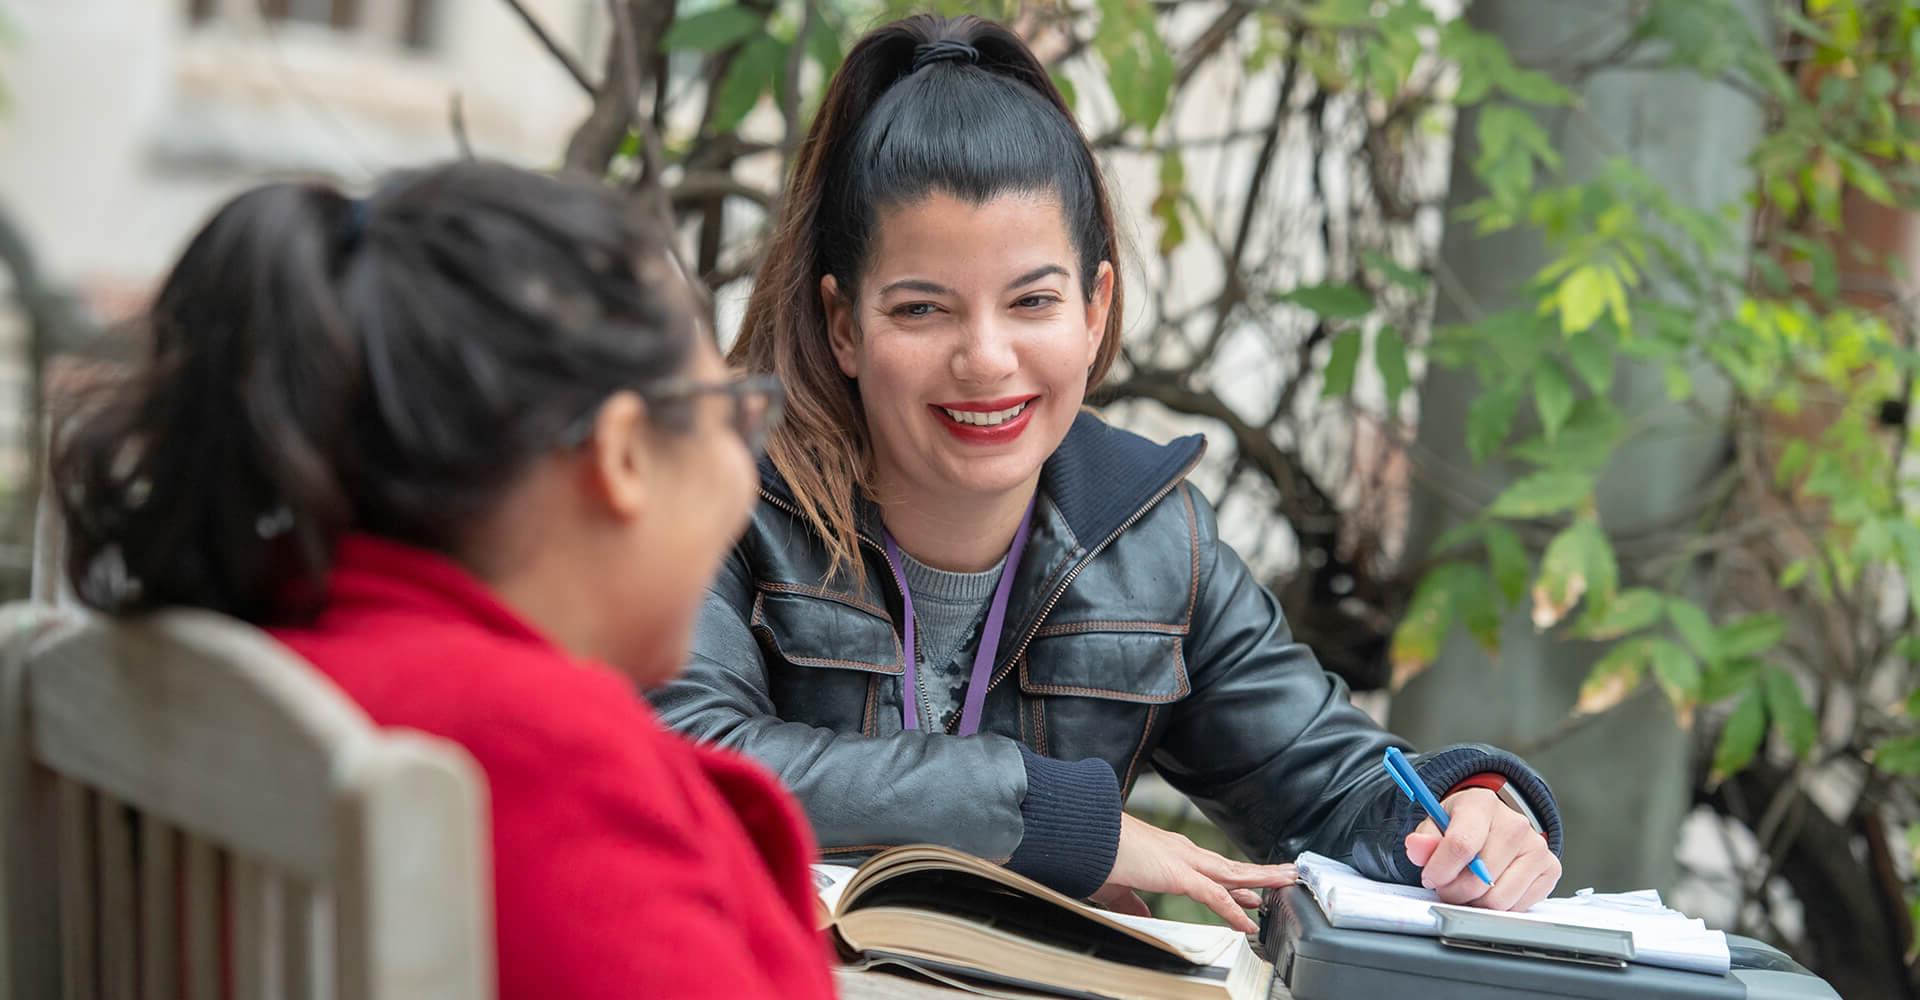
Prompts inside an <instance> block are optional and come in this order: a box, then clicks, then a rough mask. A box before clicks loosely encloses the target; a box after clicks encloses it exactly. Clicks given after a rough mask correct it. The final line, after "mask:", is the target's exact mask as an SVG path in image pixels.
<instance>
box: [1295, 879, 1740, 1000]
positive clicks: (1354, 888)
mask: <svg viewBox="0 0 1920 1000" xmlns="http://www.w3.org/2000/svg"><path fill="white" fill-rule="evenodd" d="M1296 864H1297V865H1298V866H1299V868H1300V877H1301V879H1302V881H1304V882H1306V884H1307V887H1308V888H1309V889H1311V890H1313V894H1314V897H1315V898H1316V899H1318V900H1319V901H1320V908H1321V909H1322V910H1324V911H1326V914H1327V922H1328V923H1331V924H1332V925H1333V926H1335V927H1347V928H1353V929H1356V930H1376V931H1394V932H1397V933H1402V934H1419V935H1423V936H1426V937H1438V936H1439V935H1440V918H1439V917H1438V916H1437V915H1436V914H1435V913H1434V910H1435V909H1436V908H1445V907H1447V904H1445V903H1442V902H1440V897H1439V896H1438V895H1437V894H1436V893H1434V892H1433V891H1431V890H1428V889H1422V888H1420V887H1418V886H1406V885H1395V884H1391V883H1385V882H1375V881H1373V880H1372V879H1370V878H1367V877H1366V876H1364V875H1362V874H1360V873H1359V872H1357V871H1354V870H1353V868H1352V867H1351V866H1348V865H1345V864H1342V863H1340V862H1338V861H1335V860H1333V859H1332V858H1327V857H1322V856H1321V855H1318V854H1313V853H1311V852H1309V853H1306V854H1302V855H1300V857H1299V858H1298V859H1297V860H1296ZM1476 912H1479V913H1482V914H1490V913H1492V911H1488V910H1480V911H1476ZM1498 916H1502V917H1507V918H1510V919H1513V920H1529V921H1537V922H1542V923H1554V924H1566V925H1569V926H1574V927H1597V928H1605V929H1609V930H1623V931H1628V932H1630V933H1631V934H1632V935H1633V952H1634V957H1633V960H1634V961H1635V962H1638V963H1640V964H1643V965H1661V966H1666V967H1668V968H1674V969H1688V970H1691V971H1694V972H1706V973H1711V974H1714V975H1724V974H1725V973H1726V971H1727V969H1728V968H1729V966H1730V964H1731V956H1730V955H1729V954H1728V953H1727V936H1726V935H1725V934H1722V933H1721V932H1719V931H1716V930H1712V929H1710V928H1708V927H1707V925H1706V923H1705V921H1701V920H1697V919H1694V918H1692V917H1689V916H1687V915H1686V914H1684V913H1681V912H1680V911H1678V910H1674V909H1669V908H1668V907H1667V905H1666V904H1665V903H1663V902H1661V900H1660V894H1659V893H1658V892H1655V891H1653V890H1652V889H1641V890H1638V891H1635V892H1623V893H1595V892H1592V891H1589V890H1583V891H1582V892H1580V893H1578V894H1576V895H1573V896H1563V897H1559V898H1556V899H1547V900H1542V901H1541V902H1540V903H1539V904H1538V905H1536V906H1534V908H1533V909H1531V910H1529V911H1527V912H1525V913H1501V914H1498Z"/></svg>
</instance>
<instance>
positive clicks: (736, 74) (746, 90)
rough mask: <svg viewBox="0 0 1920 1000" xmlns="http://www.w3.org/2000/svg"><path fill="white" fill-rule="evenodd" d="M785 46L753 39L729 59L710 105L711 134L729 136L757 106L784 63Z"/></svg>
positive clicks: (771, 39) (760, 37)
mask: <svg viewBox="0 0 1920 1000" xmlns="http://www.w3.org/2000/svg"><path fill="white" fill-rule="evenodd" d="M786 53H787V46H786V44H785V43H783V42H781V41H780V40H779V39H777V38H774V37H773V36H772V35H764V34H763V35H755V36H754V37H753V38H752V39H751V40H749V41H748V42H747V43H746V44H745V45H743V46H741V47H740V51H739V52H738V53H736V54H735V55H734V57H733V65H731V66H729V67H728V68H727V76H726V79H724V80H722V81H720V90H719V93H718V94H717V95H716V96H715V97H714V103H713V125H712V128H713V131H715V132H731V131H733V130H734V129H736V128H739V127H740V121H741V119H744V118H745V117H747V112H749V111H752V110H753V106H754V105H755V104H758V103H760V97H761V95H763V94H765V93H766V92H767V90H768V88H770V87H772V86H773V81H774V79H775V78H776V77H778V76H779V75H780V71H781V69H782V68H783V67H784V64H785V62H786Z"/></svg>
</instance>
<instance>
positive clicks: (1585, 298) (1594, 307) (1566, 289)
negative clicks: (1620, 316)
mask: <svg viewBox="0 0 1920 1000" xmlns="http://www.w3.org/2000/svg"><path fill="white" fill-rule="evenodd" d="M1611 278H1612V272H1611V271H1610V270H1606V269H1602V268H1600V267H1596V266H1594V265H1592V264H1587V265H1584V266H1582V267H1577V268H1574V270H1573V273H1572V274H1569V275H1567V277H1566V279H1565V280H1563V281H1561V282H1560V287H1559V288H1558V289H1556V290H1555V291H1554V297H1553V301H1554V302H1555V303H1557V304H1558V307H1559V310H1560V331H1561V332H1562V333H1570V334H1571V333H1582V332H1585V331H1586V330H1587V329H1589V328H1590V327H1592V326H1593V324H1594V323H1596V322H1598V321H1599V319H1600V314H1601V313H1603V312H1605V311H1606V308H1607V297H1608V294H1609V293H1608V286H1609V281H1610V279H1611Z"/></svg>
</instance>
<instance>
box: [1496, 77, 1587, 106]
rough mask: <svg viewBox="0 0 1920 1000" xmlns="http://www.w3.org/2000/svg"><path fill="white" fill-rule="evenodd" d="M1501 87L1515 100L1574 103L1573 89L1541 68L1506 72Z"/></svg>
mask: <svg viewBox="0 0 1920 1000" xmlns="http://www.w3.org/2000/svg"><path fill="white" fill-rule="evenodd" d="M1500 89H1502V90H1505V91H1506V92H1507V93H1508V94H1511V95H1512V96H1513V97H1514V99H1515V100H1521V101H1526V102H1527V103H1529V104H1572V103H1573V91H1571V90H1568V89H1567V88H1565V87H1563V86H1561V85H1560V83H1559V81H1557V80H1555V79H1554V78H1553V77H1550V76H1548V75H1547V74H1545V73H1542V72H1540V71H1539V70H1531V69H1516V70H1512V71H1510V72H1508V73H1507V74H1506V79H1504V80H1502V81H1501V84H1500Z"/></svg>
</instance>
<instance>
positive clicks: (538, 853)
mask: <svg viewBox="0 0 1920 1000" xmlns="http://www.w3.org/2000/svg"><path fill="white" fill-rule="evenodd" d="M275 635H276V637H277V638H279V640H280V641H281V642H283V643H285V644H286V645H287V646H289V647H291V648H292V649H293V650H294V651H295V652H296V653H298V654H300V655H301V656H303V657H305V658H306V659H307V660H308V661H309V662H311V663H313V664H314V665H315V666H316V667H318V668H319V669H320V671H321V672H322V673H324V674H326V675H327V676H328V677H329V678H331V679H332V680H333V681H334V683H336V684H338V685H339V686H340V688H341V689H342V690H344V691H345V692H346V693H347V694H348V696H350V697H352V698H353V700H354V701H356V702H358V703H359V704H360V706H361V707H362V708H363V709H365V710H366V712H367V714H368V715H370V716H372V718H373V721H374V722H375V723H377V724H379V725H381V726H396V727H406V728H409V729H416V730H420V731H423V732H427V733H431V734H433V735H436V736H440V737H443V738H445V739H448V740H451V741H453V742H455V743H458V744H460V745H461V746H463V747H465V748H466V749H467V751H468V752H469V753H471V754H472V755H473V757H474V758H475V759H476V760H478V761H479V763H480V767H481V769H482V770H483V771H485V772H486V776H487V793H488V797H489V801H490V804H491V810H492V825H493V826H492V832H493V858H494V862H493V877H494V912H495V923H496V934H497V938H498V955H499V963H500V980H499V982H500V997H501V1000H532V998H536V997H537V998H548V997H552V998H564V1000H572V998H609V1000H610V998H615V997H636V998H637V997H649V998H651V997H712V998H715V1000H721V998H725V1000H739V998H752V997H782V998H788V997H797V998H809V997H818V998H830V997H832V996H833V983H832V976H831V973H830V972H829V970H828V949H827V945H826V943H825V941H824V940H823V938H822V937H821V936H820V935H819V934H818V933H817V932H816V931H815V930H814V928H813V913H814V892H813V888H812V883H811V878H810V875H809V872H808V869H807V865H808V863H809V861H811V859H812V858H813V842H812V837H811V835H810V834H809V832H808V830H807V827H806V824H805V821H804V820H803V819H802V818H801V815H800V812H799V810H798V808H797V807H796V806H795V805H794V803H793V801H792V799H791V798H789V797H788V795H787V794H786V793H785V792H784V791H783V790H782V789H781V788H780V787H779V786H778V785H777V784H776V783H775V781H774V779H773V778H772V777H771V776H770V775H768V774H767V773H765V772H764V771H762V770H761V769H760V768H758V767H756V766H754V765H753V764H750V763H748V762H747V761H746V760H745V759H743V758H741V757H738V756H735V755H733V754H729V753H721V752H716V751H713V750H708V749H704V748H700V747H696V746H693V745H692V744H690V743H687V742H685V741H683V740H681V739H679V738H678V737H675V736H673V735H671V734H669V733H668V732H667V731H666V730H665V729H664V728H663V727H662V726H661V725H660V724H659V722H658V721H657V720H656V719H655V718H654V715H653V713H652V711H651V710H650V709H649V708H648V707H647V705H646V703H645V702H644V701H643V700H642V699H641V698H640V697H639V696H638V695H637V694H636V693H635V691H634V690H633V688H632V685H631V683H630V682H629V681H628V680H627V679H625V678H624V677H622V676H621V675H619V674H617V673H615V672H614V671H613V670H612V669H610V668H608V667H606V666H604V665H602V664H599V663H593V662H587V661H582V660H578V659H575V658H573V657H571V656H569V655H568V654H567V653H565V652H563V651H562V650H560V649H559V648H558V647H556V646H554V645H553V644H551V643H549V642H548V641H546V640H545V639H543V638H542V637H541V636H540V635H538V634H537V633H535V632H534V631H533V629H532V628H531V627H530V626H528V625H527V624H526V623H525V622H523V621H522V620H520V619H519V618H518V617H517V616H516V615H515V614H514V613H513V612H512V611H510V610H508V609H507V608H506V607H505V606H504V605H503V604H501V602H500V601H499V600H498V599H497V598H495V597H494V596H493V595H492V593H491V592H489V591H488V590H487V588H486V587H485V586H484V585H482V584H481V583H480V582H479V581H477V580H475V579H474V578H473V577H471V576H469V575H468V574H467V573H466V572H465V571H464V570H462V569H461V568H460V567H459V566H457V565H456V564H454V563H452V562H451V561H448V560H446V559H443V558H441V557H439V556H435V555H433V554H430V553H426V552H422V551H420V550H416V549H411V548H408V547H405V546H401V545H396V544H393V543H389V542H384V541H379V540H376V539H370V538H350V539H347V540H346V541H345V542H344V544H342V546H341V548H340V552H339V562H338V565H337V567H336V569H335V572H334V574H333V576H332V578H331V581H330V586H329V591H328V599H327V604H326V607H325V610H324V611H323V612H322V613H321V614H320V616H319V618H318V619H317V620H316V621H314V622H313V623H312V624H311V625H307V626H303V627H300V628H291V629H279V630H275Z"/></svg>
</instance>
